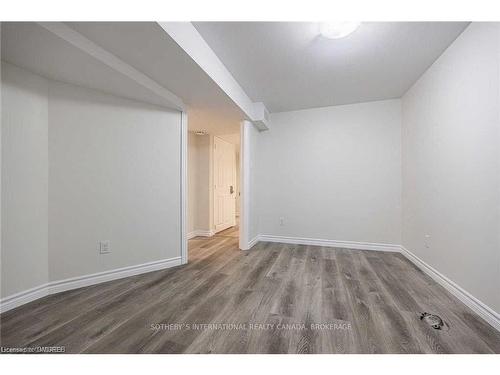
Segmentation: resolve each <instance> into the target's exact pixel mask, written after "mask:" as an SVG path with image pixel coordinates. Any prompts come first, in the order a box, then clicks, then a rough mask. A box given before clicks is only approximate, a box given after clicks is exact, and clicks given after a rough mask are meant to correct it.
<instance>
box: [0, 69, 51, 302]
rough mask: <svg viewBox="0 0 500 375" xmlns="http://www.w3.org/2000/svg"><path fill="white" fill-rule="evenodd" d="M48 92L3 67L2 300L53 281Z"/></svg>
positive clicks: (39, 82)
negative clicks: (50, 264)
mask: <svg viewBox="0 0 500 375" xmlns="http://www.w3.org/2000/svg"><path fill="white" fill-rule="evenodd" d="M47 89H48V81H47V80H45V79H43V78H41V77H39V76H37V75H34V74H31V73H28V72H26V71H24V70H21V69H19V68H17V67H15V66H13V65H10V64H5V63H3V62H2V252H1V256H2V262H1V263H2V264H1V267H2V268H1V274H2V291H1V295H2V297H4V296H7V295H11V294H14V293H18V292H21V291H24V290H27V289H31V288H33V287H36V286H38V285H41V284H45V283H47V281H48V252H47V246H48V237H47V236H48V216H47V215H48V208H47V196H48V151H47V145H48V143H47V142H48V141H47V137H48V136H47V134H48V100H47Z"/></svg>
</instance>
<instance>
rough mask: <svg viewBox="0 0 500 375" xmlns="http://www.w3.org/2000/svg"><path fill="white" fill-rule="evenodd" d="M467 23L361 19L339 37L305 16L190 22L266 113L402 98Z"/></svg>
mask: <svg viewBox="0 0 500 375" xmlns="http://www.w3.org/2000/svg"><path fill="white" fill-rule="evenodd" d="M467 25H468V23H466V22H399V23H397V22H396V23H395V22H389V23H388V22H377V23H373V22H368V23H362V24H361V26H360V27H359V28H358V30H356V31H355V32H354V33H353V34H351V35H349V36H347V37H346V38H343V39H336V40H332V39H326V38H323V37H321V36H320V35H319V24H317V23H305V22H196V23H194V26H195V27H196V29H197V30H198V31H199V32H200V34H201V35H202V36H203V38H204V39H205V41H206V42H207V43H208V44H209V45H210V47H211V48H212V49H213V51H214V52H215V53H216V54H217V55H218V57H219V58H220V59H221V61H222V62H223V63H224V65H225V66H226V68H227V69H228V70H229V71H230V72H231V74H232V75H233V76H234V78H235V79H236V80H237V81H238V83H239V84H240V85H241V86H242V87H243V89H244V90H245V91H246V93H247V94H248V95H249V96H250V98H251V99H252V100H253V101H256V102H259V101H262V102H264V103H265V105H266V106H267V108H268V109H269V110H270V112H281V111H289V110H297V109H304V108H314V107H323V106H330V105H339V104H348V103H355V102H365V101H372V100H383V99H390V98H399V97H401V96H402V95H403V94H404V93H405V92H406V91H407V90H408V89H409V88H410V87H411V86H412V85H413V83H415V81H416V80H417V79H418V78H419V77H420V76H421V75H422V73H423V72H424V71H425V70H426V69H427V68H428V67H429V66H430V65H431V64H432V63H433V62H434V61H435V60H436V59H437V57H439V56H440V55H441V53H442V52H443V51H444V50H445V49H446V48H447V47H448V46H449V45H450V43H451V42H453V40H455V39H456V37H457V36H458V35H459V34H460V33H461V32H462V31H463V30H464V29H465V27H467Z"/></svg>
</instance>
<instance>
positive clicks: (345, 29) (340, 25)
mask: <svg viewBox="0 0 500 375" xmlns="http://www.w3.org/2000/svg"><path fill="white" fill-rule="evenodd" d="M360 24H361V22H324V23H322V24H321V25H320V33H321V35H323V36H324V37H325V38H329V39H340V38H344V37H346V36H347V35H349V34H351V33H353V32H354V31H356V29H357V28H358V27H359V25H360Z"/></svg>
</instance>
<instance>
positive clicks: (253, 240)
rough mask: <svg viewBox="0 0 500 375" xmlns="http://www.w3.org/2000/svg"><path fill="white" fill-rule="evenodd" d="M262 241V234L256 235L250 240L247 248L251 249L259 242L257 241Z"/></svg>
mask: <svg viewBox="0 0 500 375" xmlns="http://www.w3.org/2000/svg"><path fill="white" fill-rule="evenodd" d="M259 241H260V236H255V237H254V238H252V239H251V240H250V241H249V242H248V249H247V250H250V249H251V248H252V247H254V245H256V244H257V242H259Z"/></svg>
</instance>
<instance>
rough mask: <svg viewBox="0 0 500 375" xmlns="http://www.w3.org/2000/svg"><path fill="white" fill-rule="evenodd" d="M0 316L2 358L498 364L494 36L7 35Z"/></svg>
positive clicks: (495, 27) (18, 26)
mask: <svg viewBox="0 0 500 375" xmlns="http://www.w3.org/2000/svg"><path fill="white" fill-rule="evenodd" d="M162 16H165V15H162ZM160 18H162V17H160ZM163 18H167V19H168V17H166V16H165V17H163ZM0 309H1V310H0V311H1V315H0V319H1V320H0V323H1V325H0V339H1V343H0V346H1V351H2V354H16V353H25V354H28V353H45V354H49V353H50V354H57V356H56V357H58V358H59V357H61V355H62V354H64V353H69V354H83V353H86V354H141V353H143V354H164V356H157V357H162V358H164V357H168V358H172V357H177V356H167V355H166V354H183V356H180V357H183V358H185V357H189V356H187V355H188V354H237V355H243V354H287V355H289V356H287V357H286V358H293V356H292V355H293V354H295V355H297V354H393V355H394V354H497V355H493V356H491V357H495V358H498V354H499V353H500V23H497V22H479V21H478V22H474V21H473V22H470V21H456V20H453V21H419V22H408V21H398V22H393V21H391V22H381V21H379V22H374V21H366V22H358V21H356V22H354V21H349V22H347V21H342V22H291V21H272V22H263V21H257V20H256V21H252V22H243V21H238V20H234V21H224V22H223V21H217V20H215V21H196V22H195V21H193V22H188V21H182V22H180V21H179V22H178V21H175V22H174V21H168V22H167V21H166V22H159V21H158V22H157V21H144V20H142V21H123V20H122V21H102V20H99V21H97V20H96V21H86V22H83V21H71V22H69V21H68V22H66V21H51V22H47V21H24V22H20V21H6V20H2V22H1V300H0ZM184 355H186V356H184ZM2 357H4V356H2ZM5 357H9V356H8V355H6V356H5ZM16 357H19V356H16ZM22 357H23V358H27V356H22ZM62 357H64V356H62ZM78 357H79V358H80V357H85V356H78ZM89 357H91V356H89ZM135 357H140V356H135ZM197 357H207V356H197ZM242 357H247V356H242ZM346 357H349V356H346ZM397 357H403V356H397ZM420 357H429V356H420ZM484 357H488V356H484ZM87 358H88V357H87ZM1 360H2V358H0V361H1Z"/></svg>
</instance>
